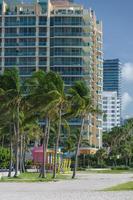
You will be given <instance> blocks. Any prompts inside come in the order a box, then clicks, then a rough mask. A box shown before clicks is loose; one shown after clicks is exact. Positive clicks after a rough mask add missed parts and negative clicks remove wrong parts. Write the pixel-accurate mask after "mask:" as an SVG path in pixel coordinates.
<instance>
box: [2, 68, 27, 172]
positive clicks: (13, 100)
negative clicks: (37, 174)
mask: <svg viewBox="0 0 133 200" xmlns="http://www.w3.org/2000/svg"><path fill="white" fill-rule="evenodd" d="M0 88H1V92H0V96H1V97H0V98H1V99H3V100H4V102H3V104H4V108H5V111H7V110H8V112H9V113H10V116H11V118H10V120H11V121H10V122H11V123H13V128H14V135H15V139H16V142H15V144H16V145H15V146H16V147H15V161H16V162H15V175H14V176H18V167H19V136H20V133H19V123H20V122H19V120H20V116H19V114H20V109H21V103H22V100H23V93H22V85H21V84H20V78H19V72H18V69H16V68H12V69H6V70H5V71H4V74H2V75H0Z"/></svg>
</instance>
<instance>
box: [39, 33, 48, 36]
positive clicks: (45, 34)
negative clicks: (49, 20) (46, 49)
mask: <svg viewBox="0 0 133 200" xmlns="http://www.w3.org/2000/svg"><path fill="white" fill-rule="evenodd" d="M39 36H41V37H47V33H46V32H43V33H39Z"/></svg>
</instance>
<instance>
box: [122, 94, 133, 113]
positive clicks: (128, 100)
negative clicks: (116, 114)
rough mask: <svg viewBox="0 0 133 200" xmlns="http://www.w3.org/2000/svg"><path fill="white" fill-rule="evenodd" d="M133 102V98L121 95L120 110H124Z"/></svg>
mask: <svg viewBox="0 0 133 200" xmlns="http://www.w3.org/2000/svg"><path fill="white" fill-rule="evenodd" d="M132 101H133V98H132V97H131V96H130V95H129V94H128V93H127V92H125V93H123V95H122V109H123V110H125V109H126V108H127V106H128V105H129V104H130V103H131V102H132Z"/></svg>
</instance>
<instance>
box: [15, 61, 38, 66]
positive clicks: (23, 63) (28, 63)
mask: <svg viewBox="0 0 133 200" xmlns="http://www.w3.org/2000/svg"><path fill="white" fill-rule="evenodd" d="M17 65H20V66H25V65H26V66H27V65H36V62H19V63H18V64H17Z"/></svg>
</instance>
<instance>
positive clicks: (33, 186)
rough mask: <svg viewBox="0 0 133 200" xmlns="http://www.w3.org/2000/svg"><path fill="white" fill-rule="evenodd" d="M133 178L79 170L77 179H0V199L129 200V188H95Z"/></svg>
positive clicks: (130, 196) (131, 199) (131, 175)
mask: <svg viewBox="0 0 133 200" xmlns="http://www.w3.org/2000/svg"><path fill="white" fill-rule="evenodd" d="M131 180H133V174H80V175H79V177H78V179H77V180H70V181H59V182H48V183H0V200H133V192H132V191H127V192H102V191H97V190H100V189H103V188H106V187H110V186H113V185H116V184H119V183H124V182H127V181H131Z"/></svg>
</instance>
